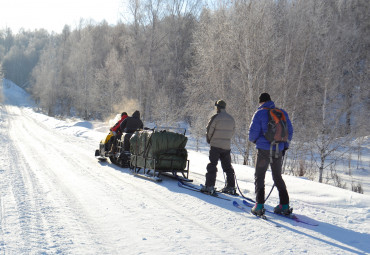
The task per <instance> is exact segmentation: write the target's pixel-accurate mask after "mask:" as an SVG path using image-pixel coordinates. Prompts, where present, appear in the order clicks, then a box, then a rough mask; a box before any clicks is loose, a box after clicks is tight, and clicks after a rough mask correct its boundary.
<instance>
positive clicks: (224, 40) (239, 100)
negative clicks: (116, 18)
mask: <svg viewBox="0 0 370 255" xmlns="http://www.w3.org/2000/svg"><path fill="white" fill-rule="evenodd" d="M129 10H130V14H129V17H127V18H125V20H128V21H127V22H122V21H121V22H119V23H118V24H117V25H114V26H112V25H108V24H107V22H100V23H96V22H94V21H91V20H81V21H80V24H79V25H78V26H77V27H74V28H72V27H70V26H68V25H66V26H65V27H64V29H63V31H62V32H61V33H60V34H58V33H49V32H47V31H46V30H44V29H39V30H34V31H26V30H23V29H21V30H20V31H17V32H16V33H14V32H13V31H11V29H9V28H5V29H1V30H0V64H1V66H0V76H2V77H4V78H6V79H9V80H12V81H13V82H15V83H16V84H18V85H19V86H21V87H22V88H24V89H26V90H27V91H28V92H29V93H30V94H31V95H32V97H33V98H34V100H35V101H36V103H37V105H38V107H39V110H40V111H43V112H45V113H46V114H47V115H49V116H54V117H59V118H66V117H71V116H74V117H79V118H83V119H85V120H107V119H109V118H111V117H112V116H115V115H116V114H117V113H120V112H122V111H127V112H128V113H129V114H132V113H133V111H134V110H136V109H137V110H140V111H141V113H142V118H143V121H144V122H146V123H156V124H157V125H162V126H163V125H167V126H174V125H186V126H187V127H188V129H189V131H190V133H191V135H192V136H193V137H194V138H196V140H197V141H198V143H199V146H200V144H201V143H204V142H205V127H206V125H207V122H208V120H209V118H210V117H211V116H212V115H213V114H214V113H215V109H214V102H215V101H216V100H218V99H223V100H225V101H226V103H227V108H226V109H227V111H228V112H229V113H230V114H231V115H232V116H233V117H234V118H235V120H236V122H237V130H236V134H235V136H234V139H233V154H234V155H235V157H234V162H235V163H239V164H247V165H254V155H255V149H254V145H253V144H251V143H250V142H248V129H249V125H250V122H251V119H252V116H253V114H254V112H255V111H256V109H257V107H258V95H259V94H260V93H262V92H268V93H269V94H270V95H271V97H272V100H273V101H274V102H275V104H276V106H277V107H279V108H283V109H285V110H286V111H287V112H288V113H289V117H290V119H291V121H292V123H293V126H294V137H293V141H292V143H291V146H290V149H289V150H288V153H287V155H286V160H285V163H284V169H285V173H287V174H292V175H297V176H305V177H307V178H309V179H312V180H316V181H319V182H326V183H330V184H334V185H336V186H339V187H343V188H349V189H352V190H353V191H356V192H360V193H362V188H361V183H359V182H352V183H349V185H350V187H346V185H348V184H347V183H345V182H343V180H342V179H341V177H340V176H339V175H338V173H337V169H338V167H339V166H341V168H343V167H344V168H345V173H346V174H347V175H348V176H351V173H352V171H354V170H355V169H358V168H359V167H361V164H360V163H359V162H361V156H362V151H361V145H362V143H363V142H364V139H365V137H366V136H368V135H369V134H370V129H369V126H368V125H367V123H368V119H369V117H370V114H369V111H370V90H369V81H370V79H369V56H370V54H369V53H370V15H369V13H370V2H369V1H368V0H326V1H320V0H292V1H288V0H237V1H221V0H220V1H217V2H216V3H215V4H213V5H212V6H210V5H209V4H207V3H204V2H202V1H201V0H172V1H170V0H143V1H139V0H130V1H129ZM126 15H127V14H126ZM0 78H1V77H0ZM354 158H356V159H357V160H356V162H357V164H354V163H353V159H354Z"/></svg>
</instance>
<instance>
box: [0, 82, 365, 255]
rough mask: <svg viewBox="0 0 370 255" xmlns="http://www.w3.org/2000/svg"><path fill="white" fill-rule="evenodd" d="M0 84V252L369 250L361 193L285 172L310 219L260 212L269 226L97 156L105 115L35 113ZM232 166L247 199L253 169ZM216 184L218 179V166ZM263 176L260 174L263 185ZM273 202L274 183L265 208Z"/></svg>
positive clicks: (295, 202) (198, 174)
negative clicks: (89, 118) (0, 97)
mask: <svg viewBox="0 0 370 255" xmlns="http://www.w3.org/2000/svg"><path fill="white" fill-rule="evenodd" d="M3 93H4V98H5V101H4V103H3V104H0V142H1V148H2V153H1V154H0V255H2V254H9V255H10V254H370V196H369V195H367V194H366V192H365V194H358V193H355V192H352V191H349V190H344V189H340V188H336V187H333V186H330V185H325V184H320V183H316V182H312V181H308V180H305V179H300V178H296V177H293V176H284V179H285V181H286V184H287V187H288V191H289V195H290V198H291V205H292V206H293V207H294V212H295V213H296V214H297V215H298V216H299V217H302V218H303V219H307V220H310V221H312V222H316V223H318V224H319V225H318V226H309V225H305V224H302V223H296V222H294V221H292V220H289V219H284V218H282V217H279V216H275V215H267V216H268V217H269V219H270V220H271V222H275V223H276V224H277V225H278V226H279V227H276V226H272V225H269V224H267V223H266V222H264V221H263V220H259V219H257V218H256V217H254V216H252V215H250V214H248V213H243V212H242V211H240V210H238V209H237V208H235V207H234V206H233V205H232V202H230V201H225V200H221V199H217V198H214V197H211V196H207V195H204V194H201V193H198V192H193V191H189V190H186V189H183V188H180V187H178V185H177V181H175V180H173V179H170V178H165V177H163V179H164V180H163V182H161V183H155V182H151V181H148V180H144V179H141V178H137V177H135V176H133V175H132V174H131V173H130V171H129V170H128V169H124V168H120V167H117V166H115V165H112V164H110V163H109V162H104V163H102V162H98V161H97V160H96V159H95V157H94V151H95V149H97V147H98V143H99V141H100V140H101V139H102V138H104V137H105V135H106V133H107V130H108V126H107V124H105V123H101V122H86V121H80V120H66V121H62V120H58V119H55V118H51V117H48V116H46V115H43V114H40V113H37V112H35V111H34V110H33V108H32V102H31V101H29V100H28V96H27V94H26V93H25V92H24V91H23V90H21V89H20V88H18V87H17V86H15V85H11V86H6V87H4V88H3ZM364 156H366V157H368V156H369V155H364ZM189 159H190V171H191V173H190V176H189V177H190V178H191V179H193V180H194V183H196V184H199V183H204V174H205V168H206V165H207V163H208V157H207V155H205V154H204V153H197V152H195V151H193V150H189ZM234 167H235V171H236V176H237V179H238V184H239V187H240V189H241V191H242V192H243V194H244V195H246V196H248V197H252V198H254V184H253V173H254V170H253V169H252V168H250V167H247V166H242V165H234ZM363 179H364V183H369V181H368V180H369V179H370V176H368V175H363ZM216 185H217V186H218V187H219V188H222V187H223V186H224V177H223V174H222V171H220V172H219V173H218V179H217V184H216ZM271 185H272V180H271V175H270V174H269V173H268V174H267V178H266V187H267V188H266V190H267V191H269V189H270V187H271ZM364 189H365V190H369V188H368V187H364ZM235 200H237V201H238V202H239V203H241V198H235ZM277 202H278V197H277V191H276V190H275V191H274V192H273V193H272V195H271V197H270V198H269V200H268V204H269V205H268V206H267V208H268V209H272V208H273V206H275V205H276V204H277Z"/></svg>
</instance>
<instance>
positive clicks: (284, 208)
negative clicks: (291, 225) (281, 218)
mask: <svg viewBox="0 0 370 255" xmlns="http://www.w3.org/2000/svg"><path fill="white" fill-rule="evenodd" d="M292 212H293V208H290V207H289V204H286V205H282V204H279V205H277V206H276V207H275V208H274V213H276V214H282V215H285V216H287V215H290V214H292Z"/></svg>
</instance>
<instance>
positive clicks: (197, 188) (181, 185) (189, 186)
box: [177, 180, 231, 201]
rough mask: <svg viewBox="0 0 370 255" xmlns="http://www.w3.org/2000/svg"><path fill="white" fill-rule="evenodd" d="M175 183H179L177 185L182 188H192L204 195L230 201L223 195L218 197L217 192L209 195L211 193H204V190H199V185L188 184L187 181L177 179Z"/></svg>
mask: <svg viewBox="0 0 370 255" xmlns="http://www.w3.org/2000/svg"><path fill="white" fill-rule="evenodd" d="M177 184H178V185H179V187H181V188H184V189H188V190H192V191H196V192H199V193H202V194H204V195H207V196H211V197H215V198H219V199H222V200H227V201H231V200H230V199H228V198H225V197H220V196H218V194H217V193H215V194H213V195H211V194H207V193H204V192H202V191H201V190H200V188H199V187H197V186H195V185H190V184H189V183H187V182H186V183H184V182H182V181H180V180H179V181H178V182H177Z"/></svg>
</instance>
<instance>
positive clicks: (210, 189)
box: [200, 186, 216, 195]
mask: <svg viewBox="0 0 370 255" xmlns="http://www.w3.org/2000/svg"><path fill="white" fill-rule="evenodd" d="M200 192H202V193H206V194H208V195H213V194H215V193H216V190H215V187H214V186H202V188H201V189H200Z"/></svg>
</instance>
